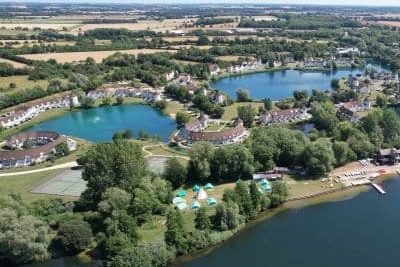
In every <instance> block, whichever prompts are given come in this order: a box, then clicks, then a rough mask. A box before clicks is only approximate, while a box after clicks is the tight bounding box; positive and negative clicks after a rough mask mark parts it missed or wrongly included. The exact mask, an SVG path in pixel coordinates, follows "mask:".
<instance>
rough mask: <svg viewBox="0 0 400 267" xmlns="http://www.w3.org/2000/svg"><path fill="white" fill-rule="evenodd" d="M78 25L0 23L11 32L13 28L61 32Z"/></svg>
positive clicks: (0, 25)
mask: <svg viewBox="0 0 400 267" xmlns="http://www.w3.org/2000/svg"><path fill="white" fill-rule="evenodd" d="M78 25H79V24H63V23H25V22H23V23H0V27H1V28H3V29H6V30H12V29H15V28H26V29H30V30H32V29H34V28H40V29H44V30H48V29H52V30H63V29H71V28H73V27H76V26H78Z"/></svg>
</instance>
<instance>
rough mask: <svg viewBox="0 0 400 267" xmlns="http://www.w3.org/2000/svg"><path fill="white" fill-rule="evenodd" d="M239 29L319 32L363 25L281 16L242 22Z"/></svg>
mask: <svg viewBox="0 0 400 267" xmlns="http://www.w3.org/2000/svg"><path fill="white" fill-rule="evenodd" d="M239 27H243V28H281V29H290V30H318V29H320V28H327V29H339V28H360V27H362V24H361V23H360V22H358V21H356V20H353V19H351V18H348V17H338V16H313V15H310V14H307V15H281V16H280V17H279V19H278V20H260V21H256V20H241V21H240V23H239Z"/></svg>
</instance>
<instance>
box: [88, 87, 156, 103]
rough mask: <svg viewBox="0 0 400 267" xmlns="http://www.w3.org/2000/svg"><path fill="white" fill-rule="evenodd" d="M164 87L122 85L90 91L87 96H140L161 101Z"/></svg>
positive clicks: (97, 97)
mask: <svg viewBox="0 0 400 267" xmlns="http://www.w3.org/2000/svg"><path fill="white" fill-rule="evenodd" d="M161 92H162V89H156V88H153V87H145V88H136V87H120V88H118V87H117V88H105V89H99V90H94V91H90V92H88V93H87V95H86V96H87V97H90V98H93V99H100V98H107V97H138V98H142V99H143V100H145V101H150V102H152V101H154V102H157V101H160V100H162V96H161Z"/></svg>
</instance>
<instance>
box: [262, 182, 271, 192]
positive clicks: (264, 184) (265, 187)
mask: <svg viewBox="0 0 400 267" xmlns="http://www.w3.org/2000/svg"><path fill="white" fill-rule="evenodd" d="M260 183H261V189H262V190H263V191H264V192H270V191H271V190H272V187H271V183H270V182H269V181H268V180H267V179H262V181H261V182H260Z"/></svg>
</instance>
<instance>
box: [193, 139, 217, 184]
mask: <svg viewBox="0 0 400 267" xmlns="http://www.w3.org/2000/svg"><path fill="white" fill-rule="evenodd" d="M213 153H214V148H213V147H212V146H211V145H210V144H209V143H206V142H199V143H196V144H195V145H194V146H193V148H192V149H191V150H189V157H190V161H189V165H188V178H189V181H188V182H189V183H194V182H196V181H199V182H206V181H207V180H208V178H209V177H210V175H211V170H210V162H211V159H212V157H213Z"/></svg>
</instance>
